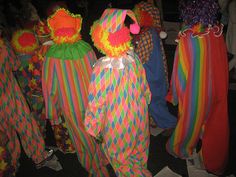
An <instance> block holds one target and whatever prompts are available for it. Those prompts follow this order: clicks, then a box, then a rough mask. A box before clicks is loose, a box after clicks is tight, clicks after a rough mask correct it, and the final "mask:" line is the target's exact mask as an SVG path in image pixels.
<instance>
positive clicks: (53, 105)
mask: <svg viewBox="0 0 236 177" xmlns="http://www.w3.org/2000/svg"><path fill="white" fill-rule="evenodd" d="M47 23H48V26H49V28H50V35H51V38H52V40H53V42H54V44H53V45H52V46H51V47H50V48H49V50H48V51H47V52H46V55H45V60H44V64H43V69H42V88H43V95H44V99H45V107H46V117H47V118H48V119H49V120H50V122H51V124H52V125H58V124H60V123H61V117H60V116H59V115H58V112H61V113H62V115H63V117H64V119H65V122H66V125H67V128H68V130H69V135H70V138H71V140H72V142H73V145H74V148H75V150H76V152H77V156H78V160H79V162H80V163H81V165H82V166H83V167H84V168H85V169H86V170H87V171H88V172H89V174H90V175H94V176H109V173H108V171H107V169H106V164H107V160H106V158H105V156H104V154H103V153H102V152H101V149H100V147H99V145H98V144H97V143H96V141H95V139H94V138H93V137H91V136H90V135H89V134H88V133H87V132H86V131H85V127H84V124H83V122H84V115H85V108H86V106H87V104H88V91H87V89H88V85H89V80H90V77H91V74H92V66H93V64H94V63H95V61H96V59H97V58H96V55H95V53H94V51H93V50H92V48H91V46H90V45H89V44H88V43H86V42H85V41H83V40H82V39H81V35H80V30H81V26H82V18H81V16H80V15H79V14H77V15H75V14H72V13H70V12H69V11H68V10H66V9H64V8H60V9H58V10H57V11H56V12H55V13H54V14H53V15H52V16H50V17H49V18H48V19H47Z"/></svg>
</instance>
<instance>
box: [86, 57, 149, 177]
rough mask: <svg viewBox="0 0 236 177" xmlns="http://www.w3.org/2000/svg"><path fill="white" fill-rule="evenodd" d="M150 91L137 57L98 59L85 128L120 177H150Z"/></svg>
mask: <svg viewBox="0 0 236 177" xmlns="http://www.w3.org/2000/svg"><path fill="white" fill-rule="evenodd" d="M150 96H151V95H150V90H149V87H148V84H147V81H146V75H145V70H144V68H143V66H142V64H141V63H140V61H139V60H138V58H137V56H136V57H134V56H132V55H124V56H122V57H120V58H118V59H117V58H116V59H112V58H109V57H104V58H101V59H99V61H98V62H97V64H96V65H95V67H94V69H93V74H92V79H91V83H90V86H89V104H88V108H87V111H86V118H85V126H86V129H87V131H88V132H89V133H90V134H91V135H92V136H94V137H97V138H99V136H102V138H103V142H102V147H103V150H104V151H105V154H106V156H107V158H108V159H109V161H110V163H111V164H112V166H113V168H114V170H115V172H116V175H117V176H122V177H124V176H135V177H138V176H145V177H146V176H151V174H150V172H149V171H148V170H147V159H148V151H149V141H150V140H149V123H148V122H149V121H148V106H147V104H148V103H149V102H150Z"/></svg>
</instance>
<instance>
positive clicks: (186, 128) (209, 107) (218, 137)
mask: <svg viewBox="0 0 236 177" xmlns="http://www.w3.org/2000/svg"><path fill="white" fill-rule="evenodd" d="M180 7H181V8H180V9H181V17H182V18H183V20H184V26H183V29H182V30H181V31H180V32H179V35H178V45H177V48H176V53H175V60H174V66H173V72H172V79H171V90H170V92H169V95H168V96H167V99H168V100H169V101H171V102H172V103H173V104H178V110H179V111H178V123H177V126H176V128H175V130H174V132H173V134H172V136H171V137H170V139H169V140H168V142H167V145H166V148H167V151H168V152H169V153H170V154H172V155H174V156H176V157H180V158H189V157H191V155H192V154H193V151H194V149H195V148H196V146H197V144H198V143H199V141H201V148H200V151H199V152H198V154H199V155H200V157H201V159H202V165H203V167H204V168H205V169H206V170H208V171H209V172H212V173H215V174H217V175H220V174H222V173H223V172H224V168H225V166H226V164H227V158H228V143H229V142H228V141H229V128H228V112H227V109H228V107H227V94H228V65H227V53H226V45H225V42H224V37H223V34H222V26H221V25H220V24H218V23H217V13H218V10H219V6H218V3H217V2H216V1H215V0H207V1H204V0H199V1H192V0H189V1H186V2H183V1H182V2H181V3H180ZM203 7H204V8H203Z"/></svg>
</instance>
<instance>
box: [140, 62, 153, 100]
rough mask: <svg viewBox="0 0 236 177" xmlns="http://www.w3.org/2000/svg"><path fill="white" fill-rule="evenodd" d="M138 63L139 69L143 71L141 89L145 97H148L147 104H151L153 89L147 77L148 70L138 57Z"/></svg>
mask: <svg viewBox="0 0 236 177" xmlns="http://www.w3.org/2000/svg"><path fill="white" fill-rule="evenodd" d="M137 63H138V64H137V65H138V66H139V67H140V68H139V67H138V68H139V69H138V70H139V72H140V73H141V78H142V81H141V89H142V91H143V93H144V95H145V99H146V102H147V104H150V102H151V91H150V88H149V84H148V82H147V79H146V71H145V69H144V67H143V65H142V64H141V63H140V61H139V60H138V59H137Z"/></svg>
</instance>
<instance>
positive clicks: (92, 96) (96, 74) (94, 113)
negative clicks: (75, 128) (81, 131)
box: [84, 66, 109, 137]
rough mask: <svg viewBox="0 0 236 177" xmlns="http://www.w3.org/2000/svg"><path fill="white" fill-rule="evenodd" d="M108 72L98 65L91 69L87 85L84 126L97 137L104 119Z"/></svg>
mask: <svg viewBox="0 0 236 177" xmlns="http://www.w3.org/2000/svg"><path fill="white" fill-rule="evenodd" d="M108 80H109V72H106V71H105V70H104V69H102V68H100V67H96V66H95V68H94V70H93V73H92V76H91V81H90V85H89V95H88V107H87V109H86V113H85V122H84V123H85V128H86V130H87V132H88V133H89V134H91V135H92V136H94V137H98V136H99V134H100V133H101V131H102V129H103V124H104V121H105V99H106V95H107V90H108V89H107V88H108V85H109V84H108V82H107V81H108Z"/></svg>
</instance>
